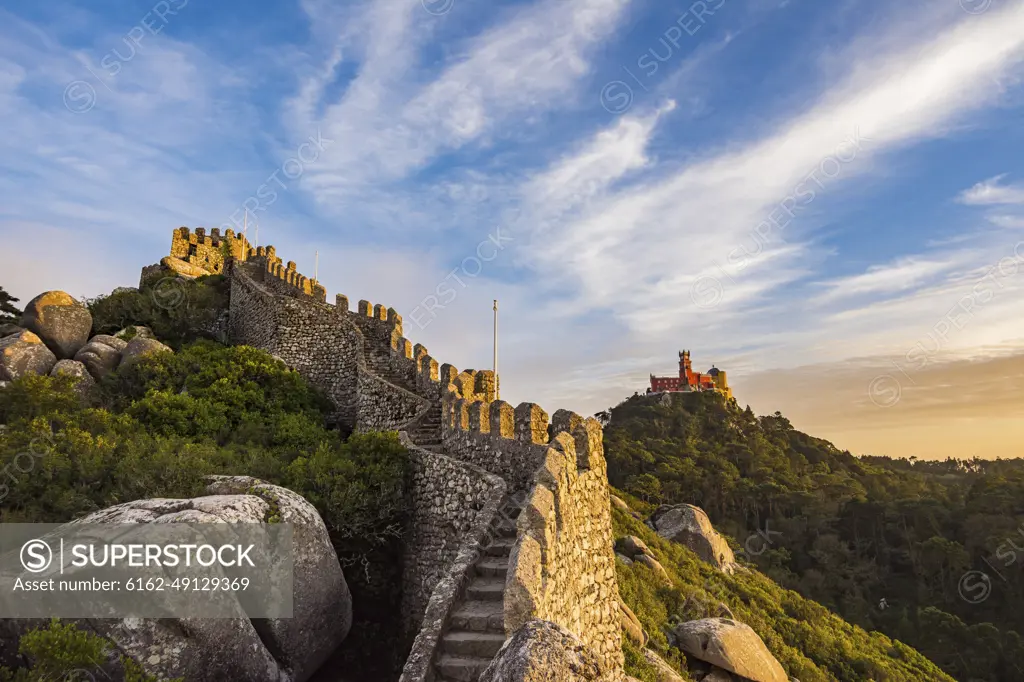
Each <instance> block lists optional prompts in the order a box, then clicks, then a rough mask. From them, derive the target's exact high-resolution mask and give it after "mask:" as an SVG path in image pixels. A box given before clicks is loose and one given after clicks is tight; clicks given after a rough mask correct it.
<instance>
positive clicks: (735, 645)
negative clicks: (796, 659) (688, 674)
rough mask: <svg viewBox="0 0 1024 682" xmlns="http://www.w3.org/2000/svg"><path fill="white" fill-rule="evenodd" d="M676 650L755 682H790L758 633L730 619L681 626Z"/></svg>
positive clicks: (676, 635) (674, 632) (674, 636)
mask: <svg viewBox="0 0 1024 682" xmlns="http://www.w3.org/2000/svg"><path fill="white" fill-rule="evenodd" d="M672 640H674V644H675V646H677V647H678V648H680V649H682V650H683V651H684V652H686V654H687V655H688V656H693V657H694V658H697V659H700V660H702V661H707V662H708V663H711V664H712V665H716V666H718V667H719V668H722V669H723V670H728V671H729V672H731V673H735V674H737V675H739V676H741V677H746V678H747V679H750V680H753V681H754V682H788V680H789V677H787V676H786V671H785V670H783V668H782V666H781V665H780V664H779V662H778V661H777V660H775V657H774V656H772V653H771V652H770V651H768V647H766V646H765V645H764V642H763V641H762V640H761V638H760V637H758V636H757V633H756V632H754V631H753V629H751V628H750V626H748V625H744V624H743V623H739V622H737V621H734V620H729V619H727V618H704V619H702V620H691V621H689V622H687V623H680V624H679V625H677V626H676V627H675V628H674V629H673V630H672Z"/></svg>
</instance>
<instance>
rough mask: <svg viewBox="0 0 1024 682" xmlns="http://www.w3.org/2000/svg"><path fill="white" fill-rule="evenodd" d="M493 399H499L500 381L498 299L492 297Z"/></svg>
mask: <svg viewBox="0 0 1024 682" xmlns="http://www.w3.org/2000/svg"><path fill="white" fill-rule="evenodd" d="M494 399H495V400H500V399H501V382H500V381H499V380H498V299H494Z"/></svg>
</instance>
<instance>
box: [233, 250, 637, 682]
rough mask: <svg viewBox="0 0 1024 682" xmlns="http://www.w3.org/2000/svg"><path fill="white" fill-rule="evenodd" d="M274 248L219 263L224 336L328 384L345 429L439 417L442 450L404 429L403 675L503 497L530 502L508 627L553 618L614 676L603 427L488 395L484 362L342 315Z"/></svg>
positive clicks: (416, 660)
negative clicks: (468, 364)
mask: <svg viewBox="0 0 1024 682" xmlns="http://www.w3.org/2000/svg"><path fill="white" fill-rule="evenodd" d="M269 248H272V247H269ZM271 255H273V254H272V253H271V254H269V255H268V251H267V250H265V251H264V252H263V254H262V255H260V254H253V257H252V259H251V260H250V261H249V262H246V263H241V262H235V263H233V265H232V266H231V267H230V268H229V271H230V274H231V311H230V313H231V314H230V328H231V338H232V341H233V342H235V343H244V344H248V345H252V346H255V347H258V348H261V349H263V350H266V351H268V352H270V353H271V354H273V355H275V356H277V357H279V358H280V359H281V360H283V361H284V362H285V363H286V364H287V365H289V366H290V367H292V368H294V369H296V370H297V371H299V372H300V373H301V374H303V375H304V376H305V377H307V378H308V379H309V380H310V381H311V382H312V383H313V384H314V385H316V386H318V387H320V388H321V389H323V390H324V391H325V392H326V393H327V395H328V396H329V397H330V398H331V400H332V401H333V402H334V404H335V406H336V408H337V414H336V418H337V420H338V423H339V424H341V425H344V426H347V427H349V428H353V429H356V430H367V429H380V430H401V431H407V432H412V431H413V430H414V426H415V424H417V423H418V422H419V421H420V420H422V419H424V418H425V416H426V415H428V413H429V412H430V411H431V410H439V411H440V413H441V438H442V449H443V451H444V454H443V455H440V454H436V453H432V452H429V451H426V450H421V449H419V448H417V447H415V446H412V444H411V442H409V441H408V439H407V437H406V436H405V435H404V434H403V438H404V439H405V440H406V442H407V443H408V446H409V448H410V452H411V453H412V460H413V472H412V480H411V485H410V494H411V495H412V498H413V501H414V509H415V511H414V513H413V518H412V519H411V523H410V526H409V529H408V531H409V543H408V545H407V549H408V551H407V554H406V557H405V563H406V567H405V569H404V576H403V580H404V586H405V590H406V594H405V596H404V603H403V617H404V618H405V621H406V624H407V626H409V627H410V629H412V630H413V631H416V630H418V634H417V636H416V640H415V642H414V645H413V654H412V656H410V659H409V662H408V665H407V666H406V672H407V673H410V676H404V677H403V679H408V680H424V679H429V675H430V669H431V668H430V666H431V663H432V656H433V655H434V651H435V649H436V645H437V641H438V638H439V637H440V635H441V629H442V628H443V625H444V621H445V620H446V619H447V617H448V614H449V611H450V609H451V608H452V606H453V604H454V603H455V601H456V600H457V599H458V597H459V595H460V593H461V590H462V586H463V581H464V580H465V579H466V576H467V575H469V572H470V571H471V570H472V565H473V561H475V559H476V558H477V557H478V556H479V554H478V552H479V547H480V537H482V535H483V534H484V533H486V526H487V524H488V523H489V522H490V521H491V520H492V519H493V518H494V516H495V513H496V510H497V506H498V502H499V498H501V497H503V496H505V495H506V493H508V494H512V493H516V494H517V495H521V496H522V497H523V498H525V499H526V507H525V510H524V512H523V514H522V515H521V516H520V519H519V527H518V538H517V540H516V544H515V546H514V549H513V553H512V556H511V559H510V564H509V578H508V583H507V586H506V594H505V627H506V631H507V632H508V633H509V634H511V633H512V632H513V631H514V630H515V629H517V628H518V627H519V626H521V625H522V624H523V623H525V622H526V621H527V620H529V619H531V618H541V619H544V620H549V621H552V622H555V623H557V624H559V625H561V626H563V627H565V628H566V629H568V630H570V631H571V632H573V633H575V634H576V635H577V636H579V637H580V639H581V640H582V641H583V642H584V643H586V644H587V645H588V646H589V647H590V648H591V649H592V650H593V651H594V653H595V654H596V655H597V656H598V657H599V658H600V659H601V660H602V662H603V664H604V665H605V666H606V668H607V669H608V671H609V673H610V679H619V678H620V677H621V675H622V669H623V660H622V654H621V633H620V630H619V627H620V625H619V620H618V600H617V596H618V588H617V584H616V580H615V565H614V554H613V550H612V540H613V538H612V528H611V516H610V511H609V505H608V480H607V472H606V465H605V460H604V454H603V449H602V446H601V429H600V425H599V424H598V423H597V422H596V421H594V420H592V419H590V420H584V419H583V418H581V417H580V416H579V415H576V414H574V413H571V412H567V411H564V410H559V411H557V412H555V414H554V416H553V418H552V419H551V422H552V423H551V424H549V417H548V414H547V413H546V412H545V411H544V410H543V409H541V408H540V407H539V406H537V405H535V404H533V403H522V404H520V405H519V406H518V407H513V406H512V405H510V404H508V403H506V402H504V401H500V400H495V399H494V398H495V377H494V374H493V372H489V371H475V370H465V371H462V372H460V371H458V370H457V369H456V368H455V367H453V366H452V365H448V364H442V365H438V363H437V361H436V360H435V359H434V358H432V357H431V356H430V354H429V352H428V351H427V349H426V348H425V347H423V346H422V345H420V344H415V345H414V344H413V343H412V342H411V341H410V340H408V339H406V338H405V337H404V336H402V319H401V316H400V315H398V314H397V312H395V311H394V309H392V308H385V307H384V306H382V305H373V304H371V303H370V302H368V301H360V302H359V305H358V309H357V310H356V311H350V310H349V304H348V299H347V298H346V297H344V296H338V297H337V298H336V304H335V305H329V304H327V303H325V302H323V300H321V297H320V296H319V293H318V292H314V293H307V291H306V289H305V288H304V287H303V286H302V281H301V280H299V279H296V278H295V277H294V276H290V277H291V279H290V281H289V278H288V277H285V278H282V277H280V276H278V273H277V268H276V267H268V265H267V263H268V262H269V259H270V256H271ZM274 257H275V258H276V256H274ZM284 270H285V272H288V271H289V269H288V268H285V269H284ZM296 283H297V284H296ZM396 383H402V384H404V385H405V386H407V387H408V388H409V389H411V390H406V388H403V387H402V386H398V385H396ZM478 535H479V536H480V537H477V536H478ZM418 670H421V672H422V675H420V676H418V673H417V671H418Z"/></svg>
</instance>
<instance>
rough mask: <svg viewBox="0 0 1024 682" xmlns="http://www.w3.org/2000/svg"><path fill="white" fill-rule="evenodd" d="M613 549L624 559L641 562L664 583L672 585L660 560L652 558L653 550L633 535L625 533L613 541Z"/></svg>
mask: <svg viewBox="0 0 1024 682" xmlns="http://www.w3.org/2000/svg"><path fill="white" fill-rule="evenodd" d="M615 551H616V553H617V554H618V555H619V557H620V558H621V559H623V560H624V561H629V562H634V563H638V564H643V565H644V566H646V567H647V568H649V569H651V570H652V571H654V573H655V574H656V575H657V576H658V577H659V578H660V579H661V581H662V582H663V583H665V584H666V585H669V586H671V585H672V579H671V578H670V577H669V575H668V571H666V570H665V567H664V566H662V565H661V562H660V561H658V560H657V559H655V558H654V552H652V551H651V550H650V548H649V547H648V546H647V545H646V544H645V543H644V541H643V540H641V539H640V538H638V537H636V536H635V535H626V536H623V537H621V538H619V539H618V540H616V541H615Z"/></svg>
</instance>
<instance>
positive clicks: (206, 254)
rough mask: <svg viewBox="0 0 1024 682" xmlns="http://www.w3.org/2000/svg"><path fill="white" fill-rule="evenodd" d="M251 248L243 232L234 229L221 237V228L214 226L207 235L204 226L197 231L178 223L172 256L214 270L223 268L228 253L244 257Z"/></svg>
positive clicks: (236, 257)
mask: <svg viewBox="0 0 1024 682" xmlns="http://www.w3.org/2000/svg"><path fill="white" fill-rule="evenodd" d="M249 251H251V249H250V248H249V246H248V244H246V243H245V240H244V239H243V238H242V236H241V235H238V236H236V235H235V231H234V230H227V231H226V232H225V233H224V236H223V237H221V234H220V228H214V229H212V230H211V231H210V234H209V235H207V234H206V228H203V227H197V228H196V229H195V231H194V232H193V231H191V230H189V229H188V228H187V227H179V228H178V229H177V230H175V231H174V233H173V234H172V236H171V257H172V258H178V259H180V260H183V261H185V262H186V263H191V264H192V265H196V266H199V267H201V268H203V269H205V270H208V271H209V272H210V273H212V274H220V273H222V272H223V271H224V268H225V265H226V261H225V258H224V256H225V255H227V256H228V257H229V258H235V259H237V260H245V258H246V256H247V255H248V253H249ZM225 252H226V253H225Z"/></svg>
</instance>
